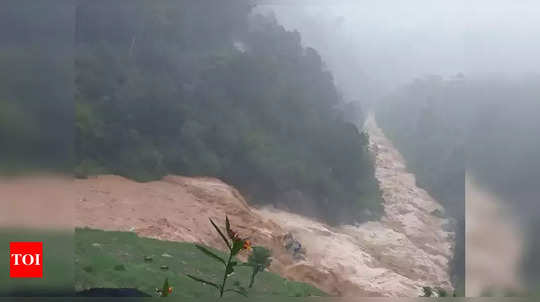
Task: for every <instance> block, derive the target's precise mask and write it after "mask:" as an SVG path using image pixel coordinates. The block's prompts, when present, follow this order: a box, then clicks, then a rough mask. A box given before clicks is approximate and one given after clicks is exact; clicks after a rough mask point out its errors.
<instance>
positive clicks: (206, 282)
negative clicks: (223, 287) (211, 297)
mask: <svg viewBox="0 0 540 302" xmlns="http://www.w3.org/2000/svg"><path fill="white" fill-rule="evenodd" d="M186 276H188V277H189V278H191V279H193V280H195V281H197V282H201V283H203V284H208V285H211V286H213V287H215V288H217V289H219V288H220V286H219V285H217V284H215V283H214V282H210V281H206V280H204V279H201V278H198V277H195V276H193V275H190V274H186Z"/></svg>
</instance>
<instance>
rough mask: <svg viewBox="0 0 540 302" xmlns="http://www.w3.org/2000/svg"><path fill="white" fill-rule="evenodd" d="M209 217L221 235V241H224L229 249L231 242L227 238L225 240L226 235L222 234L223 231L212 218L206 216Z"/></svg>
mask: <svg viewBox="0 0 540 302" xmlns="http://www.w3.org/2000/svg"><path fill="white" fill-rule="evenodd" d="M208 219H210V223H212V225H213V226H214V228H215V229H216V231H218V233H219V235H220V236H221V238H222V239H223V241H225V244H226V245H227V247H228V248H229V250H230V249H231V244H230V243H229V240H227V237H225V235H223V232H222V231H221V230H220V229H219V227H218V226H217V225H216V224H215V223H214V221H213V220H212V218H208Z"/></svg>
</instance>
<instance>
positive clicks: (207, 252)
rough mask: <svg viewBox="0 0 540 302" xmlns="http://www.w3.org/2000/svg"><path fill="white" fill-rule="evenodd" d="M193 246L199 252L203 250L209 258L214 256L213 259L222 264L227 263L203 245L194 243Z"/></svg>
mask: <svg viewBox="0 0 540 302" xmlns="http://www.w3.org/2000/svg"><path fill="white" fill-rule="evenodd" d="M195 247H196V248H198V249H199V250H200V251H201V252H203V253H204V254H206V255H207V256H209V257H210V258H214V259H215V260H217V261H219V262H221V263H223V265H227V263H225V260H223V258H221V257H219V256H218V255H216V254H214V253H213V252H211V251H210V250H209V249H207V248H205V247H204V246H200V245H198V244H196V245H195Z"/></svg>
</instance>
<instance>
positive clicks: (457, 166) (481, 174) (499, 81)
mask: <svg viewBox="0 0 540 302" xmlns="http://www.w3.org/2000/svg"><path fill="white" fill-rule="evenodd" d="M539 87H540V77H538V76H534V75H527V76H521V77H516V78H514V77H508V76H507V77H505V76H502V75H483V76H476V77H466V76H464V75H461V74H460V75H457V76H455V77H452V78H449V79H443V78H442V77H439V76H427V77H424V78H420V79H417V80H416V81H414V82H412V83H410V84H409V85H406V86H405V87H403V88H401V89H398V90H397V91H395V93H394V94H393V95H391V96H389V97H387V98H386V99H384V100H382V101H381V103H380V104H379V106H378V107H377V120H378V121H379V124H380V126H381V127H382V128H383V129H384V131H385V133H386V134H387V135H388V136H389V137H391V138H392V141H393V142H394V143H395V144H396V146H397V147H398V148H399V150H400V151H401V152H402V153H403V156H404V157H405V159H406V160H407V163H408V167H409V169H411V170H412V172H414V173H415V174H416V177H417V182H418V184H419V185H420V186H423V187H424V188H426V189H427V190H428V191H430V192H431V193H432V194H433V195H434V196H435V197H436V198H438V199H439V200H441V202H443V204H444V205H445V208H446V209H447V215H448V216H450V217H454V218H455V219H457V220H458V222H459V226H460V229H459V230H460V231H459V232H458V235H460V236H464V225H465V222H464V214H465V212H464V204H465V197H464V188H465V172H466V173H467V174H470V175H472V176H473V177H474V178H475V180H476V181H477V182H479V183H480V184H482V185H484V186H486V187H487V188H488V189H489V190H490V191H492V192H494V193H496V194H498V195H499V196H501V197H502V199H503V200H505V201H506V202H507V203H508V205H509V206H510V208H511V209H512V210H513V211H514V212H515V213H514V214H516V215H519V217H520V220H521V222H522V223H523V227H524V229H527V230H529V231H528V234H527V242H529V245H528V247H527V256H526V257H525V259H524V263H523V270H524V272H525V273H527V274H528V277H529V279H530V280H531V282H534V283H536V284H537V283H538V280H540V278H539V276H538V275H537V273H536V276H535V272H538V271H540V263H539V262H538V260H537V259H538V258H537V257H536V256H534V255H537V254H538V253H539V252H540V241H539V240H537V239H536V238H538V236H535V234H536V233H537V232H538V231H539V230H540V228H539V227H538V226H539V225H540V221H539V220H538V218H537V217H535V211H533V210H534V209H535V208H536V207H537V204H538V203H537V199H538V198H537V192H538V185H539V184H540V182H539V181H538V179H540V175H538V174H539V171H540V159H539V158H538V157H537V156H535V154H538V153H539V152H540V138H539V136H538V135H537V134H538V133H539V131H540V120H539V119H538V118H537V115H538V112H540V102H538V99H539V97H540V88H539ZM472 202H474V201H472ZM458 239H460V240H458V248H459V250H460V251H461V252H459V253H457V255H456V263H455V269H456V270H459V271H456V273H459V272H460V271H461V268H463V267H464V258H462V257H463V256H464V246H463V245H464V241H463V237H458Z"/></svg>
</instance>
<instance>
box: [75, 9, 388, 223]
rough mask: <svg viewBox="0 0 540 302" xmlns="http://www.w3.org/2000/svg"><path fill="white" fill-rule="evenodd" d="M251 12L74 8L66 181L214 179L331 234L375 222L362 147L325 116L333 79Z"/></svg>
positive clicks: (334, 101)
mask: <svg viewBox="0 0 540 302" xmlns="http://www.w3.org/2000/svg"><path fill="white" fill-rule="evenodd" d="M251 9H252V7H250V6H249V5H247V4H246V3H245V2H244V1H227V2H226V3H222V2H218V1H197V2H193V1H174V2H173V1H164V2H159V3H156V2H151V3H150V2H146V1H130V3H129V5H126V3H125V1H115V2H110V1H81V2H79V5H78V6H77V10H76V13H77V16H76V17H77V26H76V61H75V71H76V89H77V92H76V126H77V127H76V131H77V132H76V144H75V147H76V158H77V168H76V170H77V173H78V174H79V175H80V176H85V175H88V174H92V173H103V172H107V173H115V174H119V175H122V176H126V177H130V178H133V179H136V180H140V181H147V180H153V179H158V178H160V177H162V176H163V175H165V174H166V173H172V174H181V175H208V176H215V177H219V178H222V179H224V180H225V181H227V182H229V183H231V184H233V185H235V186H236V187H238V188H239V189H240V190H241V191H242V193H243V194H245V195H246V196H248V199H249V200H250V201H251V202H254V203H277V202H278V201H279V204H280V205H283V206H284V207H286V208H288V209H290V210H293V211H296V212H300V213H303V214H308V215H312V216H315V217H321V218H325V219H327V220H328V221H330V222H346V221H354V220H357V219H366V218H372V217H375V215H374V214H376V213H379V212H380V202H379V193H378V189H377V184H376V180H375V178H374V176H373V164H372V160H371V158H370V155H369V152H368V150H367V143H368V140H367V136H366V134H364V133H361V132H360V131H359V130H358V128H357V127H356V126H355V125H354V124H353V123H350V122H347V121H346V119H345V117H344V113H343V112H342V111H341V110H339V109H338V108H342V107H343V101H342V99H341V97H340V95H339V93H338V91H337V90H336V87H335V86H334V82H333V79H332V75H331V74H330V73H329V72H328V71H327V70H326V68H325V66H324V63H323V62H322V60H321V58H320V56H319V55H318V54H317V52H316V51H315V50H314V49H311V48H304V47H303V46H302V44H301V39H300V35H299V33H298V32H290V31H286V30H285V29H284V28H283V27H282V26H280V25H279V24H277V22H276V21H275V19H274V18H272V17H271V16H270V17H269V16H262V15H254V14H251ZM201 15H204V16H206V17H205V18H200V16H201ZM366 209H367V210H369V211H365V210H366ZM363 213H371V215H369V214H368V215H364V214H363Z"/></svg>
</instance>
